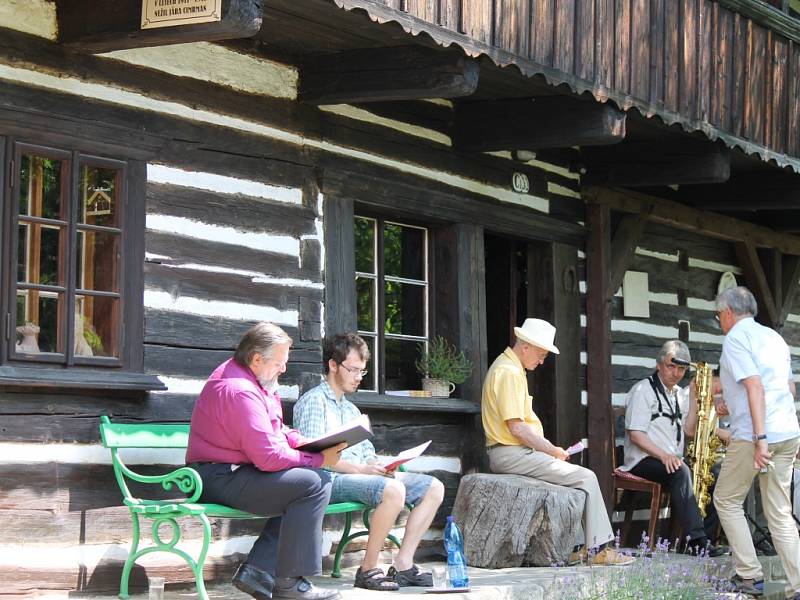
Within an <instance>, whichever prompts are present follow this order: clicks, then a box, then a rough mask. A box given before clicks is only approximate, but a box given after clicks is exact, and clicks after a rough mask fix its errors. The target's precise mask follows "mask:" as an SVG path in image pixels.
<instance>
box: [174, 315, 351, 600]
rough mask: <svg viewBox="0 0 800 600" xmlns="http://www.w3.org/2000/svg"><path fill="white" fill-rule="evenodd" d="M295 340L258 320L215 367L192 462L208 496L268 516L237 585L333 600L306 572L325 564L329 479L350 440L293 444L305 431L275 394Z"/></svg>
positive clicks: (254, 591)
mask: <svg viewBox="0 0 800 600" xmlns="http://www.w3.org/2000/svg"><path fill="white" fill-rule="evenodd" d="M291 345H292V339H291V338H290V337H289V336H288V335H287V334H286V332H285V331H283V330H282V329H281V328H280V327H278V326H277V325H273V324H272V323H258V324H256V325H254V326H253V327H252V328H250V329H249V330H248V331H247V332H246V333H245V334H244V336H243V337H242V339H241V340H240V342H239V345H238V346H237V348H236V352H235V354H234V355H233V358H231V359H229V360H227V361H225V362H224V363H222V364H221V365H220V366H219V367H217V369H216V370H215V371H214V372H213V373H212V374H211V376H210V377H209V378H208V381H207V382H206V385H205V387H204V388H203V391H202V392H201V393H200V398H199V399H198V400H197V403H196V404H195V406H194V410H193V411H192V423H191V428H190V433H189V445H188V448H187V449H186V462H187V464H189V465H190V466H192V467H194V468H195V469H197V471H198V472H199V473H200V477H201V478H202V480H203V495H202V496H201V497H200V500H201V501H202V502H210V503H216V504H225V505H228V506H232V507H234V508H238V509H240V510H245V511H247V512H251V513H254V514H259V515H264V516H265V517H271V518H270V519H269V520H268V521H267V524H266V526H265V527H264V529H263V531H262V532H261V535H259V536H258V539H256V541H255V543H254V544H253V548H252V549H251V550H250V554H249V555H248V557H247V560H246V561H245V562H244V563H242V564H241V565H240V566H239V569H238V570H237V571H236V575H234V578H233V584H234V585H235V586H236V587H237V588H239V589H240V590H242V591H243V592H245V593H247V594H250V595H251V596H253V597H254V598H256V599H257V600H266V599H269V598H273V597H274V598H294V599H300V600H334V599H337V598H339V597H340V595H339V593H338V592H337V591H335V590H323V589H319V588H315V587H314V586H313V584H312V583H311V582H310V581H309V580H308V579H306V577H305V576H307V575H316V574H318V573H320V572H321V571H322V554H321V545H322V518H323V517H324V515H325V508H326V507H327V506H328V501H329V499H330V494H331V482H330V476H329V475H328V474H327V473H326V472H325V471H323V470H322V469H321V468H322V467H330V466H333V465H335V464H336V463H337V462H338V460H339V452H341V450H342V449H343V448H344V446H345V445H344V444H342V445H340V446H334V447H333V448H328V449H327V450H325V451H323V452H319V453H317V452H302V451H300V450H297V449H296V448H297V446H299V445H300V444H301V443H302V442H303V437H302V436H301V435H300V433H298V432H297V431H296V430H294V429H290V428H289V427H287V426H286V425H284V424H283V409H282V408H281V402H280V398H279V397H278V394H277V392H276V389H277V380H278V376H279V375H280V374H281V373H283V372H284V371H286V362H287V360H288V358H289V348H290V347H291Z"/></svg>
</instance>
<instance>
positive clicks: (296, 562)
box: [191, 463, 331, 577]
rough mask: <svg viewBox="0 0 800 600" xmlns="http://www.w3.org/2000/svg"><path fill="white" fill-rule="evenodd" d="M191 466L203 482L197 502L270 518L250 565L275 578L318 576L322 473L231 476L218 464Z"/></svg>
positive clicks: (326, 484)
mask: <svg viewBox="0 0 800 600" xmlns="http://www.w3.org/2000/svg"><path fill="white" fill-rule="evenodd" d="M191 466H193V467H194V468H195V469H197V471H198V472H199V473H200V477H201V478H202V480H203V494H202V496H200V501H201V502H210V503H214V504H225V505H227V506H231V507H233V508H238V509H239V510H245V511H247V512H251V513H253V514H256V515H264V516H265V517H272V518H270V519H269V521H267V524H266V525H265V526H264V529H263V530H262V531H261V534H260V535H259V536H258V539H256V541H255V543H254V544H253V548H252V549H251V550H250V554H249V555H248V557H247V562H248V563H249V564H250V565H252V566H254V567H255V568H257V569H261V570H262V571H267V572H269V573H271V574H272V575H274V576H275V577H299V576H301V575H318V574H320V573H321V572H322V519H323V517H324V516H325V509H326V508H327V506H328V501H329V500H330V497H331V479H330V475H328V473H327V472H325V471H323V470H321V469H308V468H295V469H287V470H285V471H276V472H274V473H267V472H265V471H259V470H258V469H256V468H255V467H253V466H252V465H243V466H241V467H239V468H238V469H236V470H235V471H231V466H230V465H229V464H223V463H205V464H195V465H191Z"/></svg>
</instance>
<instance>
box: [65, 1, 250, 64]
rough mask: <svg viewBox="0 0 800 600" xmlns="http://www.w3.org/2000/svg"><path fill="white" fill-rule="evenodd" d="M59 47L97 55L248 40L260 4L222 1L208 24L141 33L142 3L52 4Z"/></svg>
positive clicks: (89, 2)
mask: <svg viewBox="0 0 800 600" xmlns="http://www.w3.org/2000/svg"><path fill="white" fill-rule="evenodd" d="M56 16H57V20H58V41H59V42H60V43H62V44H64V45H66V46H69V47H70V48H72V49H74V50H79V51H83V52H91V53H99V52H110V51H112V50H123V49H127V48H142V47H146V46H164V45H167V44H183V43H188V42H199V41H218V40H229V39H236V38H245V37H251V36H253V35H255V34H256V33H258V30H259V29H261V16H262V11H261V1H260V0H222V17H221V20H219V21H216V22H213V23H197V24H193V25H177V26H173V27H159V28H155V29H141V20H142V0H115V1H114V2H98V0H57V6H56Z"/></svg>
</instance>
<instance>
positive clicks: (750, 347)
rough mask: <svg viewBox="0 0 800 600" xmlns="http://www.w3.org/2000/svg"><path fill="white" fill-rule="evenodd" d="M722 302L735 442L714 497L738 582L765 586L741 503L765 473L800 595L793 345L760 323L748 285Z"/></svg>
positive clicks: (774, 524) (799, 431)
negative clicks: (794, 491) (793, 494)
mask: <svg viewBox="0 0 800 600" xmlns="http://www.w3.org/2000/svg"><path fill="white" fill-rule="evenodd" d="M716 306H717V317H718V318H719V322H720V326H721V327H722V331H723V332H724V333H725V341H724V342H723V344H722V356H721V358H720V379H721V383H722V393H723V397H724V401H725V405H726V406H727V411H728V412H729V413H730V423H731V443H730V445H729V446H728V452H727V454H726V456H725V460H724V461H723V462H722V470H721V471H720V475H719V479H718V481H717V487H716V490H715V492H714V505H715V506H716V507H717V512H718V513H719V518H720V522H721V523H722V527H723V529H724V530H725V534H726V536H727V538H728V542H729V543H730V545H731V550H732V552H733V560H734V565H735V567H736V575H734V578H733V583H734V585H735V586H736V587H737V589H738V590H739V591H742V592H745V593H749V594H751V595H761V594H762V593H763V588H764V582H763V572H762V570H761V563H759V561H758V557H757V556H756V551H755V548H754V546H753V540H752V538H751V537H750V530H749V528H748V526H747V521H746V520H745V516H744V509H743V508H742V502H744V499H745V496H747V492H748V491H749V489H750V486H751V485H752V482H753V478H754V477H755V476H756V475H758V484H759V487H760V488H761V501H762V503H763V505H764V514H765V515H766V517H767V523H768V524H769V530H770V533H771V534H772V541H773V544H774V546H775V549H776V550H777V551H778V555H779V556H780V558H781V563H783V569H784V571H785V572H786V576H787V578H788V580H789V585H788V587H787V590H786V594H787V595H786V597H787V598H793V599H796V600H797V599H800V537H798V533H797V528H796V526H795V524H794V520H793V519H792V506H791V500H790V497H789V488H790V485H791V481H792V467H793V463H794V457H795V455H796V454H797V452H798V448H800V425H798V421H797V413H796V412H795V406H794V400H795V395H796V390H795V384H794V378H793V376H792V366H791V358H790V355H789V347H788V346H787V345H786V342H785V341H784V340H783V338H782V337H781V336H780V335H779V334H778V333H777V332H775V331H773V330H772V329H769V328H768V327H764V326H763V325H760V324H759V323H756V321H755V319H754V318H753V317H754V316H755V315H756V312H757V310H758V307H757V305H756V300H755V298H754V297H753V294H751V293H750V291H749V290H748V289H747V288H744V287H736V288H729V289H727V290H725V291H724V292H722V293H721V294H720V295H719V296H717V300H716ZM720 409H722V410H724V409H723V408H722V407H718V411H720V412H722V411H721V410H720Z"/></svg>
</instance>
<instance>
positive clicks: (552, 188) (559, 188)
mask: <svg viewBox="0 0 800 600" xmlns="http://www.w3.org/2000/svg"><path fill="white" fill-rule="evenodd" d="M547 191H548V192H550V193H551V194H558V195H559V196H569V197H570V198H578V199H580V197H581V195H580V192H576V191H575V190H571V189H569V188H568V187H564V186H563V185H560V184H558V183H554V182H552V181H548V182H547Z"/></svg>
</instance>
